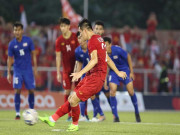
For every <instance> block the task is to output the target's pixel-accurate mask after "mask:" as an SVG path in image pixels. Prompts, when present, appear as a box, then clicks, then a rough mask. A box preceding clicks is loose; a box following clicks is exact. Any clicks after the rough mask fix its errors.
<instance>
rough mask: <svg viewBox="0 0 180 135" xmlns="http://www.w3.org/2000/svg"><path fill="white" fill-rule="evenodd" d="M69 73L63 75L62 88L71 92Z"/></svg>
mask: <svg viewBox="0 0 180 135" xmlns="http://www.w3.org/2000/svg"><path fill="white" fill-rule="evenodd" d="M70 75H71V74H70V73H69V74H68V73H63V82H62V83H63V88H64V89H65V90H71V86H72V77H70Z"/></svg>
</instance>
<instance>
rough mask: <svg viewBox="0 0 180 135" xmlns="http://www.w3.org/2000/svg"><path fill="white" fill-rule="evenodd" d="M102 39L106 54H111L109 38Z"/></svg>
mask: <svg viewBox="0 0 180 135" xmlns="http://www.w3.org/2000/svg"><path fill="white" fill-rule="evenodd" d="M103 39H104V42H105V44H106V51H107V53H111V45H112V44H111V38H109V37H104V38H103Z"/></svg>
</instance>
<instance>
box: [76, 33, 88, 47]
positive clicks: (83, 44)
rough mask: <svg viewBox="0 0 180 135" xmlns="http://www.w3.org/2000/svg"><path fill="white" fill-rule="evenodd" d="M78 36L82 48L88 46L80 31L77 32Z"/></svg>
mask: <svg viewBox="0 0 180 135" xmlns="http://www.w3.org/2000/svg"><path fill="white" fill-rule="evenodd" d="M76 36H77V38H78V42H79V44H80V45H81V47H84V46H85V45H87V41H86V40H84V39H83V38H82V36H81V33H80V32H79V31H78V32H77V34H76Z"/></svg>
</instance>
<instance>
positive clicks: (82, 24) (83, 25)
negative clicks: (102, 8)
mask: <svg viewBox="0 0 180 135" xmlns="http://www.w3.org/2000/svg"><path fill="white" fill-rule="evenodd" d="M79 27H80V29H81V30H83V29H84V28H86V29H91V30H93V29H92V25H91V22H90V21H89V20H88V19H85V18H84V19H83V20H82V21H81V22H80V23H79Z"/></svg>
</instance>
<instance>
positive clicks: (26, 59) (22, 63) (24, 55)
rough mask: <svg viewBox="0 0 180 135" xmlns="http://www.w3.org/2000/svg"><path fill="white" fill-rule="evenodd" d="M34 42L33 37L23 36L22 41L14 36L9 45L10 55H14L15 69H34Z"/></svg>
mask: <svg viewBox="0 0 180 135" xmlns="http://www.w3.org/2000/svg"><path fill="white" fill-rule="evenodd" d="M33 50H34V44H33V42H32V40H31V38H29V37H26V36H23V37H22V40H21V42H18V41H17V40H16V38H14V39H13V40H12V41H11V42H10V43H9V47H8V56H10V57H13V56H14V70H15V71H16V70H28V69H30V70H32V63H31V52H32V51H33Z"/></svg>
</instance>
